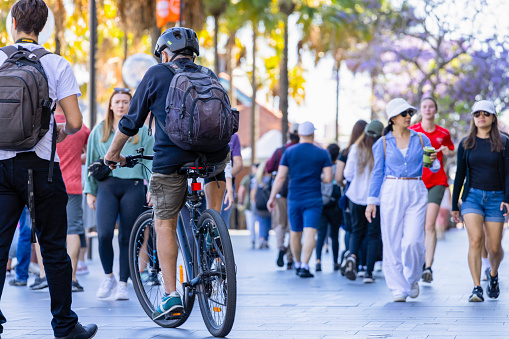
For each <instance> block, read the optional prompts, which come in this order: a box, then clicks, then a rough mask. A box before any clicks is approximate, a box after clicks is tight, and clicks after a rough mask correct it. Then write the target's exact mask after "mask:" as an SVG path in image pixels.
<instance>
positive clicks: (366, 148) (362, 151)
mask: <svg viewBox="0 0 509 339" xmlns="http://www.w3.org/2000/svg"><path fill="white" fill-rule="evenodd" d="M375 141H376V139H375V138H373V137H370V136H369V135H367V134H366V133H365V132H363V133H362V134H361V136H360V137H359V139H357V141H356V142H355V146H356V147H357V158H358V159H359V161H358V163H357V164H358V166H357V173H359V174H360V175H361V174H362V173H363V172H364V170H365V169H366V167H368V168H369V171H370V172H371V171H372V170H373V166H374V164H375V160H374V158H373V149H372V147H373V144H374V143H375Z"/></svg>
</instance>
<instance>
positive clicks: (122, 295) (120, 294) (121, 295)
mask: <svg viewBox="0 0 509 339" xmlns="http://www.w3.org/2000/svg"><path fill="white" fill-rule="evenodd" d="M115 299H116V300H129V291H128V290H127V283H126V282H123V281H120V282H119V283H118V288H117V294H116V295H115Z"/></svg>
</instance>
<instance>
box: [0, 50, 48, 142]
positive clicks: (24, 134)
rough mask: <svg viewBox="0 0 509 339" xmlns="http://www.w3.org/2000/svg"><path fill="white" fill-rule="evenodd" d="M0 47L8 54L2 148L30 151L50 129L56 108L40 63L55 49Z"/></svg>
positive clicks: (0, 69)
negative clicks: (30, 49)
mask: <svg viewBox="0 0 509 339" xmlns="http://www.w3.org/2000/svg"><path fill="white" fill-rule="evenodd" d="M0 50H1V51H3V52H4V53H5V54H6V55H7V60H5V62H4V63H3V64H2V66H0V121H1V122H2V133H0V149H1V150H5V151H27V150H29V149H32V148H33V147H34V146H35V145H36V144H37V143H38V142H39V141H40V140H41V139H42V137H43V136H44V135H45V134H46V133H47V132H48V130H49V125H50V119H51V114H52V111H53V110H54V106H53V101H52V100H51V98H50V97H49V86H48V78H47V76H46V73H45V72H44V69H43V68H42V65H41V62H40V59H41V58H42V57H43V56H45V55H47V54H51V52H49V51H47V50H46V49H44V48H39V49H36V50H34V51H29V50H27V49H25V48H23V47H21V46H20V47H17V48H16V47H15V46H6V47H3V48H1V49H0ZM52 107H53V108H52ZM55 129H56V125H55Z"/></svg>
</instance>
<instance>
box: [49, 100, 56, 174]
mask: <svg viewBox="0 0 509 339" xmlns="http://www.w3.org/2000/svg"><path fill="white" fill-rule="evenodd" d="M55 107H56V105H55ZM54 111H55V109H52V110H51V113H53V112H54ZM57 132H58V131H57V121H56V119H55V116H53V136H52V137H51V158H50V161H49V172H48V182H53V167H54V166H55V154H56V152H57V136H58V133H57Z"/></svg>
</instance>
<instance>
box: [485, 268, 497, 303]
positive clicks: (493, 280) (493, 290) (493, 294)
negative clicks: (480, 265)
mask: <svg viewBox="0 0 509 339" xmlns="http://www.w3.org/2000/svg"><path fill="white" fill-rule="evenodd" d="M488 274H489V275H490V276H489V278H490V279H489V280H488V288H487V289H486V293H487V294H488V297H490V298H493V299H495V298H498V296H499V295H500V286H499V285H498V274H497V275H496V276H494V277H492V276H491V272H488Z"/></svg>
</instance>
